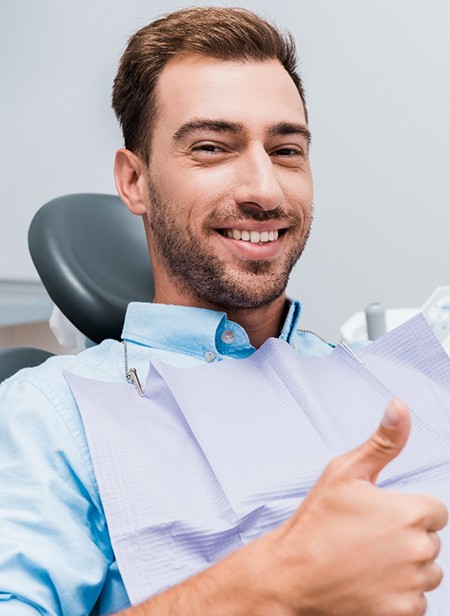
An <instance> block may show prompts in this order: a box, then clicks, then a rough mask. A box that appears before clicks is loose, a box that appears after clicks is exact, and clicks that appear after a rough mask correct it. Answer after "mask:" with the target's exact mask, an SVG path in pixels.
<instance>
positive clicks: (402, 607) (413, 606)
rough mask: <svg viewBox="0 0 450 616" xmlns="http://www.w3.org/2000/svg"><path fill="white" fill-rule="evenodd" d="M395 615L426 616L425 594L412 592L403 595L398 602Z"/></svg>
mask: <svg viewBox="0 0 450 616" xmlns="http://www.w3.org/2000/svg"><path fill="white" fill-rule="evenodd" d="M396 607H397V609H396V611H395V612H394V613H393V614H395V616H424V614H425V613H426V611H427V600H426V599H425V597H424V596H423V595H419V594H411V595H408V596H405V597H402V600H401V602H398V604H397V606H396Z"/></svg>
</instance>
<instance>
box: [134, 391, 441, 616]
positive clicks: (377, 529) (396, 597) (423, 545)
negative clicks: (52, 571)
mask: <svg viewBox="0 0 450 616" xmlns="http://www.w3.org/2000/svg"><path fill="white" fill-rule="evenodd" d="M409 430H410V422H409V415H408V411H407V409H406V407H405V405H404V404H403V403H402V402H400V401H399V400H394V401H393V402H391V404H390V405H389V407H388V409H387V411H386V414H385V416H384V418H383V421H382V423H381V425H380V427H379V429H378V430H377V432H375V434H374V435H373V436H372V437H371V438H370V439H369V440H368V441H367V442H366V443H364V444H363V445H362V446H361V447H359V448H358V449H355V450H354V451H351V452H350V453H347V454H345V455H343V456H341V457H339V458H336V459H335V460H333V461H332V462H331V463H330V464H329V465H328V466H327V468H326V469H325V471H324V472H323V474H322V476H321V477H320V479H319V481H318V482H317V483H316V485H315V486H314V488H313V489H312V490H311V492H310V493H309V494H308V496H307V498H306V499H305V500H304V501H303V503H302V504H301V506H300V507H299V508H298V509H297V511H296V512H295V513H294V514H293V516H291V518H289V520H287V521H286V522H285V523H284V524H282V525H281V526H280V527H278V528H277V529H276V530H274V531H272V532H271V533H269V534H268V535H266V536H265V537H262V538H261V539H258V540H257V541H254V542H253V543H251V544H250V545H248V546H246V547H245V548H242V549H241V550H238V551H237V552H235V553H234V554H232V555H231V556H229V557H228V558H226V559H225V560H223V561H222V562H220V563H218V564H217V565H215V566H213V567H211V568H210V569H208V570H207V571H205V572H203V573H201V574H199V575H197V576H195V577H193V578H191V579H190V580H187V581H186V582H184V583H183V584H180V585H179V586H177V587H175V588H173V589H171V590H169V591H167V592H166V593H163V594H161V595H159V596H157V597H154V598H153V599H150V600H149V601H147V602H146V603H143V604H142V605H141V606H138V607H137V608H135V609H131V610H129V611H128V610H127V611H126V612H125V613H126V614H127V615H128V614H129V615H130V616H131V614H133V615H136V616H138V615H142V616H145V615H153V614H155V616H156V615H157V616H175V615H178V614H189V615H190V616H266V615H267V616H422V615H423V614H425V611H426V599H425V597H424V594H423V593H424V592H426V591H429V590H433V589H434V588H436V587H437V586H438V584H439V583H440V581H441V578H442V571H441V569H440V567H439V566H438V565H437V564H436V563H435V562H434V561H435V559H436V556H437V555H438V552H439V547H440V542H439V538H438V536H437V534H436V531H438V530H440V529H442V528H443V527H444V526H445V525H446V523H447V510H446V508H445V506H444V505H443V503H442V502H441V501H440V500H439V499H436V498H434V497H431V496H425V495H415V496H413V495H406V494H399V493H396V492H392V491H389V490H382V489H380V488H377V487H375V485H374V483H375V481H376V478H377V475H378V473H379V472H380V471H381V470H382V469H383V468H384V467H385V466H386V464H388V463H389V462H390V461H391V460H393V459H394V458H395V457H396V456H397V455H398V454H399V453H400V452H401V450H402V449H403V447H404V445H405V443H406V441H407V440H408V436H409Z"/></svg>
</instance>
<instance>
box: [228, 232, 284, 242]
mask: <svg viewBox="0 0 450 616" xmlns="http://www.w3.org/2000/svg"><path fill="white" fill-rule="evenodd" d="M225 235H226V236H227V237H229V238H230V239H232V240H242V241H243V242H251V243H252V244H259V243H266V242H275V241H276V240H277V239H278V231H261V233H260V232H259V231H247V230H246V229H242V230H241V229H225Z"/></svg>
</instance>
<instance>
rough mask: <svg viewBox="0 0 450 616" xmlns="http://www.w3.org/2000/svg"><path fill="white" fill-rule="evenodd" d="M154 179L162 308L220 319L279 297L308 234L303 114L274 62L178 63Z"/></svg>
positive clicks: (167, 84)
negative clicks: (175, 306) (224, 312)
mask: <svg viewBox="0 0 450 616" xmlns="http://www.w3.org/2000/svg"><path fill="white" fill-rule="evenodd" d="M157 105H158V113H157V117H156V121H155V125H154V130H153V134H152V147H151V156H150V163H149V168H148V188H149V196H148V199H149V201H148V206H147V218H148V222H149V229H148V233H149V243H150V252H151V257H152V263H153V269H154V275H155V287H156V297H155V300H156V301H158V299H159V297H164V298H166V301H167V298H170V300H171V303H180V304H189V305H194V306H203V307H214V308H222V309H233V308H234V309H245V308H256V307H259V306H263V305H267V304H270V303H271V302H273V301H274V300H275V299H276V298H278V297H280V295H282V294H283V292H284V290H285V287H286V284H287V281H288V277H289V274H290V271H291V269H292V267H293V266H294V264H295V262H296V261H297V259H298V258H299V256H300V254H301V252H302V250H303V248H304V245H305V242H306V239H307V237H308V234H309V228H310V223H311V209H312V181H311V172H310V165H309V159H308V145H309V144H308V131H307V129H306V120H305V114H304V109H303V105H302V102H301V99H300V96H299V94H298V91H297V89H296V88H295V85H294V83H293V82H292V80H291V79H290V77H289V75H288V74H287V72H286V71H285V70H284V69H283V67H282V66H281V64H280V63H279V62H277V61H265V62H245V63H235V62H223V61H219V60H214V59H211V58H205V57H201V56H194V55H192V56H184V57H179V58H176V59H174V60H172V61H171V62H170V63H169V64H168V65H167V66H166V67H165V69H164V71H163V73H162V75H161V77H160V80H159V84H158V92H157Z"/></svg>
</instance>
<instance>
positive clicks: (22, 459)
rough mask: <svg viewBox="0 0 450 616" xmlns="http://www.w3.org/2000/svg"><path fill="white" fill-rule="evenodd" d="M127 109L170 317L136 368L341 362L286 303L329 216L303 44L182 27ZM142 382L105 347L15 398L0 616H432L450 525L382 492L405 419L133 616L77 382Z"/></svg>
mask: <svg viewBox="0 0 450 616" xmlns="http://www.w3.org/2000/svg"><path fill="white" fill-rule="evenodd" d="M113 105H114V108H115V110H116V113H117V115H118V117H119V120H120V122H121V124H122V127H123V132H124V138H125V148H122V149H120V150H119V151H118V153H117V155H116V161H115V175H116V182H117V187H118V191H119V194H120V196H121V198H122V199H123V201H124V202H125V203H126V205H127V206H128V208H129V209H130V211H131V212H133V213H134V214H137V215H140V216H142V217H143V220H144V224H145V229H146V233H147V237H148V244H149V251H150V255H151V259H152V264H153V271H154V277H155V299H154V304H153V305H131V306H130V309H129V311H128V313H127V317H126V322H125V326H124V333H123V338H124V340H125V341H126V343H127V346H126V350H127V356H126V358H127V361H129V362H130V365H133V366H136V368H137V371H138V373H139V374H142V375H143V376H145V370H146V364H147V363H148V360H149V359H150V360H153V359H157V360H158V359H159V360H162V361H163V362H167V363H170V364H173V365H175V366H182V367H188V366H193V365H198V364H201V363H202V362H207V363H210V362H213V361H216V360H217V361H218V360H222V359H226V358H227V357H234V358H238V359H239V358H244V357H248V356H250V355H251V354H252V353H253V352H254V350H255V349H257V348H259V347H260V346H261V345H262V344H263V343H264V342H265V341H266V340H267V339H268V338H269V337H278V336H279V337H281V339H283V340H285V341H286V342H287V343H289V344H290V345H291V346H292V347H295V348H296V350H297V352H299V353H300V354H304V355H307V354H313V355H314V354H315V355H322V356H323V355H326V354H327V353H328V352H329V351H330V347H329V345H327V344H326V343H324V342H323V341H322V340H321V339H319V338H317V337H315V336H314V335H312V334H308V333H306V332H302V331H301V330H298V327H297V323H298V319H299V313H300V307H299V304H298V303H297V302H289V301H287V300H286V296H285V288H286V284H287V280H288V276H289V273H290V271H291V269H292V267H293V265H294V264H295V262H296V261H297V259H298V258H299V256H300V254H301V252H302V250H303V247H304V245H305V243H306V240H307V237H308V233H309V228H310V223H311V216H312V181H311V171H310V165H309V158H308V150H309V140H310V135H309V130H308V123H307V116H306V108H305V101H304V95H303V89H302V85H301V81H300V79H299V77H298V76H297V74H296V72H295V52H294V45H293V42H292V41H291V40H290V38H289V37H286V38H283V37H282V36H281V35H280V34H279V33H278V32H277V31H276V30H275V29H274V28H273V27H272V26H271V25H269V24H267V23H266V22H264V21H263V20H261V19H260V18H258V17H256V16H255V15H253V14H252V13H250V12H248V11H246V10H243V9H212V8H206V7H204V8H198V9H189V10H183V11H180V12H177V13H173V14H171V15H168V16H166V17H164V18H162V19H161V20H158V21H156V22H154V23H153V24H150V25H149V26H147V27H146V28H143V29H142V30H141V31H139V32H138V33H137V34H136V35H135V36H134V37H132V39H131V40H130V42H129V45H128V47H127V49H126V51H125V53H124V55H123V58H122V61H121V65H120V67H119V71H118V74H117V77H116V80H115V84H114V94H113ZM111 241H115V238H111ZM225 313H226V314H225ZM123 362H124V359H123V349H122V345H120V343H118V342H115V341H105V342H104V343H103V344H101V345H100V346H99V347H95V348H92V349H89V350H88V351H85V352H83V353H81V354H80V355H78V356H76V357H65V358H54V359H52V360H51V361H49V362H47V363H46V364H45V365H44V366H41V367H39V368H37V369H34V370H29V371H26V372H25V373H22V374H20V375H18V376H16V377H13V378H12V379H10V380H9V381H8V382H7V383H5V384H4V385H3V386H2V392H1V393H2V395H1V407H2V412H1V414H0V416H1V420H2V422H3V423H2V426H1V430H2V439H3V445H2V448H1V450H2V451H1V464H0V468H1V484H2V497H1V500H0V517H1V520H2V525H1V526H2V533H1V538H0V614H1V613H5V614H6V613H7V614H8V615H10V616H14V615H15V614H17V615H19V614H20V615H22V614H23V615H25V614H35V613H48V614H64V615H68V614H74V615H75V614H88V613H91V612H92V613H97V614H106V613H111V612H113V611H114V612H118V611H119V610H125V611H123V612H122V613H123V614H127V615H128V614H129V615H130V616H132V615H134V614H136V615H140V614H141V615H145V614H157V615H158V616H166V615H167V616H169V615H172V614H180V613H181V614H189V615H192V616H196V615H199V616H200V615H205V614H208V615H211V616H214V615H216V614H217V615H224V616H225V615H230V616H234V615H236V616H237V615H241V614H246V615H264V614H270V615H275V614H276V615H280V616H282V615H283V616H284V615H286V616H288V615H289V616H290V615H304V614H306V615H312V614H314V615H328V616H330V615H331V616H333V615H344V614H345V615H346V616H353V615H354V616H356V615H358V616H369V615H375V614H376V615H377V616H388V615H389V616H395V615H400V614H408V615H418V614H423V613H425V609H426V599H425V597H424V594H423V593H424V592H426V591H430V590H432V589H434V588H436V586H437V585H438V584H439V582H440V579H441V576H442V572H441V570H440V568H439V566H438V565H437V564H436V563H435V559H436V557H437V555H438V552H439V539H438V537H437V535H436V531H438V530H440V529H441V528H442V527H443V526H444V525H445V524H446V521H447V513H446V509H445V507H444V506H443V504H442V503H441V502H440V501H438V500H437V499H434V498H432V497H428V496H419V495H416V496H408V495H400V494H394V493H390V492H388V491H382V490H379V489H378V488H376V487H374V485H373V483H374V482H375V480H376V477H377V474H378V472H379V471H380V470H381V469H382V468H383V467H384V466H385V465H386V464H387V463H388V462H389V461H390V460H392V459H393V458H394V457H395V456H396V455H397V454H398V453H399V452H400V451H401V449H402V447H403V446H404V444H405V442H406V440H407V438H408V431H409V419H408V413H407V410H406V408H405V406H404V405H403V404H402V403H401V402H400V401H393V402H392V403H391V404H390V405H389V407H388V409H387V411H386V414H385V417H384V419H383V421H382V423H381V425H380V428H379V430H378V431H377V433H376V434H375V435H374V436H373V437H372V438H371V439H370V440H369V441H367V442H366V443H365V444H363V445H362V446H361V447H360V448H359V449H357V450H355V451H353V452H350V453H349V454H347V455H345V456H342V457H341V458H338V459H336V460H335V461H333V462H332V463H331V464H330V465H329V466H328V467H327V469H326V470H325V472H324V473H323V475H322V476H321V478H320V479H319V480H318V482H317V484H316V485H315V487H314V488H313V489H312V490H311V492H310V493H309V495H308V497H307V498H306V499H305V500H304V501H303V503H302V504H301V505H300V506H299V508H298V509H297V510H296V511H295V512H293V514H292V516H291V517H290V518H289V519H288V520H287V521H285V522H283V523H282V524H280V525H279V526H278V527H277V528H276V529H275V530H273V531H271V532H270V533H268V534H267V535H265V536H263V537H260V538H259V539H257V540H255V541H253V542H251V543H249V544H248V545H246V546H245V547H243V548H241V549H239V550H237V551H235V552H232V553H231V554H229V555H228V556H226V557H225V558H223V559H221V560H219V562H217V563H216V564H212V566H211V567H210V568H206V566H205V568H204V570H203V571H202V572H199V573H198V575H194V576H193V577H191V578H189V579H187V580H186V581H184V582H182V583H180V584H177V585H175V586H174V587H173V588H171V589H169V590H167V591H165V592H161V593H160V594H157V595H156V596H153V597H150V598H149V599H148V600H146V601H144V602H143V603H141V604H140V605H137V606H135V607H132V608H131V607H129V600H128V597H127V592H126V589H125V587H124V584H123V581H122V577H121V573H122V572H119V570H118V567H117V563H116V560H115V557H114V552H113V546H112V545H111V540H110V536H109V533H108V527H107V524H108V525H109V526H111V521H110V520H105V515H104V512H103V508H102V503H101V500H100V497H99V493H98V490H97V486H96V480H95V477H94V472H93V467H92V460H91V457H90V453H89V449H88V445H87V442H86V438H85V435H84V429H83V425H82V422H81V418H80V415H79V413H78V410H77V406H76V404H75V402H74V400H73V397H72V394H71V392H70V390H69V388H68V386H67V383H66V381H65V379H64V377H63V376H62V372H63V371H64V370H65V371H68V372H71V373H74V374H77V375H82V376H85V377H88V378H94V379H98V380H103V381H108V382H119V383H120V382H123V381H124V374H123V370H124V363H123ZM169 491H170V486H169ZM149 498H151V495H149ZM124 506H125V503H124ZM143 557H144V558H149V555H146V554H144V555H143ZM161 590H163V589H161ZM127 608H128V609H127Z"/></svg>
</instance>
